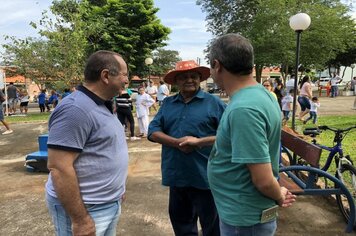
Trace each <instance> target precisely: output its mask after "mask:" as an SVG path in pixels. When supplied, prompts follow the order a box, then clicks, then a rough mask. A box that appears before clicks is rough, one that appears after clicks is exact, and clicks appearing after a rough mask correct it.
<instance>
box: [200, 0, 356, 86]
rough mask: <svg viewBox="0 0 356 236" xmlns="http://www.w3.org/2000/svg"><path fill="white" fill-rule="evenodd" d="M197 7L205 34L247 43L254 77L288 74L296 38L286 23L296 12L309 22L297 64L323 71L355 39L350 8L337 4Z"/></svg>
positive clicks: (243, 0)
mask: <svg viewBox="0 0 356 236" xmlns="http://www.w3.org/2000/svg"><path fill="white" fill-rule="evenodd" d="M197 4H198V5H201V7H202V9H203V11H205V12H206V13H207V17H206V19H207V21H208V29H209V31H211V32H212V33H213V34H214V35H215V36H219V35H222V34H225V33H230V32H233V33H240V34H242V35H243V36H245V37H247V38H249V39H250V40H251V42H252V44H253V46H254V49H255V64H256V69H257V74H258V75H259V74H260V73H261V70H262V68H263V66H270V65H280V66H281V67H282V68H284V69H287V68H289V67H290V65H294V64H295V61H294V60H295V50H296V49H295V48H296V39H295V33H294V32H293V30H292V29H291V28H290V27H289V18H290V17H291V16H292V15H294V14H296V13H298V12H305V13H307V14H309V15H310V17H311V25H310V28H309V29H307V30H306V31H305V32H303V34H302V41H301V51H300V52H301V55H300V61H301V63H302V64H303V65H304V66H305V67H313V68H324V67H325V66H326V65H327V62H328V61H329V60H331V59H333V58H335V57H336V56H337V55H338V54H339V53H342V52H345V51H347V50H348V48H352V46H350V45H353V43H352V44H351V43H350V41H354V39H355V38H356V37H355V22H354V21H353V20H352V18H351V17H350V16H349V15H348V13H349V12H350V9H348V8H347V7H346V6H345V5H343V4H342V3H341V2H340V1H339V0H330V1H324V0H315V1H312V2H311V1H299V0H298V1H297V0H290V1H283V0H264V1H262V0H254V1H247V0H237V1H233V0H227V1H223V0H198V1H197ZM350 39H351V40H350ZM283 72H284V73H290V71H289V70H284V71H283ZM257 79H259V78H257Z"/></svg>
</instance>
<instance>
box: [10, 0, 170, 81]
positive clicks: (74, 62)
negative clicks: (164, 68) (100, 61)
mask: <svg viewBox="0 0 356 236" xmlns="http://www.w3.org/2000/svg"><path fill="white" fill-rule="evenodd" d="M51 11H52V13H53V15H54V17H52V18H51V17H49V16H48V14H47V12H46V11H45V12H43V14H42V19H41V20H40V21H39V22H38V23H35V22H31V23H30V25H31V26H32V27H33V28H35V29H38V31H39V34H40V36H41V39H33V38H26V39H24V40H22V39H16V38H14V37H6V39H8V40H10V42H9V43H7V44H6V45H4V47H5V54H4V55H3V59H4V61H5V62H6V63H7V65H14V66H16V67H17V68H18V74H21V75H24V76H26V77H28V78H31V79H32V80H33V81H35V82H39V83H40V84H45V83H46V84H49V85H53V86H54V85H55V81H63V82H64V83H65V84H66V85H68V86H70V85H73V84H76V83H78V82H79V81H80V80H82V79H83V67H84V63H85V60H86V58H87V56H88V55H89V54H91V53H93V52H94V51H97V50H113V51H116V52H119V53H121V54H122V55H123V57H124V58H125V59H126V61H127V62H128V65H129V69H130V71H131V74H138V75H141V74H143V73H144V71H145V69H146V65H145V64H144V60H145V58H146V57H147V56H148V55H151V52H152V51H154V50H155V49H157V48H159V47H161V46H164V45H165V44H164V43H163V41H164V40H166V39H167V37H168V34H169V33H170V30H169V28H167V27H165V26H163V25H162V24H161V23H160V20H159V19H158V18H157V17H156V15H155V14H156V13H157V11H158V8H155V7H154V5H153V1H152V0H137V1H129V0H54V1H53V3H52V6H51Z"/></svg>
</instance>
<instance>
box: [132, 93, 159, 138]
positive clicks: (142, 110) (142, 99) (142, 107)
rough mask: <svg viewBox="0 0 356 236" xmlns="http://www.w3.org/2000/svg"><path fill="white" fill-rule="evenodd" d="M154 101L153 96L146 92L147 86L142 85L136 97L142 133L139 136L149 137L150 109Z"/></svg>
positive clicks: (137, 113)
mask: <svg viewBox="0 0 356 236" xmlns="http://www.w3.org/2000/svg"><path fill="white" fill-rule="evenodd" d="M154 103H155V101H154V100H153V99H152V97H151V96H150V95H148V94H147V93H145V88H144V87H142V86H141V87H140V88H139V89H138V95H137V97H136V115H137V121H138V126H139V128H140V135H138V136H140V137H142V138H146V137H147V132H148V123H149V120H148V113H149V110H148V109H149V107H150V106H152V105H153V104H154Z"/></svg>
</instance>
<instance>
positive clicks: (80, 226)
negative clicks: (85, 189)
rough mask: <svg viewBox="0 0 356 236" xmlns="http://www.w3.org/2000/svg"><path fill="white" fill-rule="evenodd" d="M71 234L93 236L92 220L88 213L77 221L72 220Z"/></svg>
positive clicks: (93, 225) (74, 235)
mask: <svg viewBox="0 0 356 236" xmlns="http://www.w3.org/2000/svg"><path fill="white" fill-rule="evenodd" d="M72 231H73V236H95V232H96V231H95V223H94V220H93V219H92V218H91V217H90V215H88V216H87V217H85V218H84V219H80V220H79V221H73V220H72Z"/></svg>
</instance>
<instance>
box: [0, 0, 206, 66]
mask: <svg viewBox="0 0 356 236" xmlns="http://www.w3.org/2000/svg"><path fill="white" fill-rule="evenodd" d="M51 2H52V0H11V1H4V0H2V1H1V4H0V15H1V17H0V44H4V42H5V40H4V39H3V35H9V36H16V37H18V38H25V37H27V36H34V37H36V36H38V35H37V31H36V30H35V29H33V28H32V27H31V26H30V25H29V23H30V22H31V21H33V22H36V23H38V22H39V20H40V19H41V16H42V15H41V14H42V12H43V11H44V10H48V9H49V6H50V5H51ZM154 2H155V6H156V7H158V8H159V9H160V10H159V11H158V13H157V17H158V18H159V19H160V20H161V23H162V24H163V25H165V26H167V27H169V28H171V30H172V33H171V34H170V35H169V41H167V44H168V45H167V46H166V49H170V50H176V51H178V52H179V55H180V57H181V58H182V59H183V60H196V59H197V57H199V58H201V64H202V65H206V62H205V60H204V57H205V55H204V52H203V50H204V49H205V47H206V45H207V42H208V41H209V39H211V38H212V36H211V34H210V33H207V32H206V24H205V20H204V19H205V15H204V13H202V11H201V9H200V7H199V6H197V5H196V4H195V0H173V1H172V0H154ZM0 50H3V49H0Z"/></svg>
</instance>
